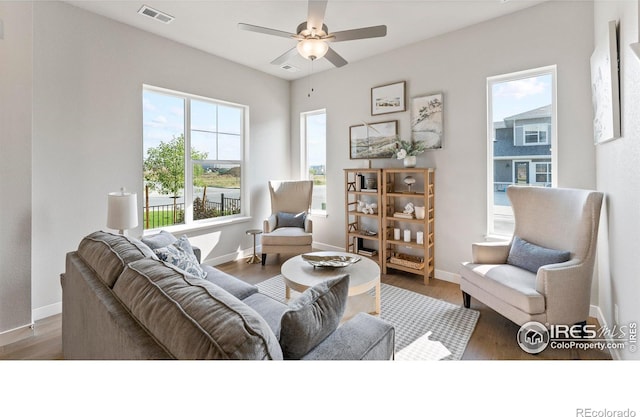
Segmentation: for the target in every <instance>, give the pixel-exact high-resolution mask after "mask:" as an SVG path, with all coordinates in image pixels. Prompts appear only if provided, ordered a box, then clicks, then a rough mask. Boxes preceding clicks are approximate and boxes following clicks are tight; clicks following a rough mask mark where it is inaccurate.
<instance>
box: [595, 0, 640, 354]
mask: <svg viewBox="0 0 640 417" xmlns="http://www.w3.org/2000/svg"><path fill="white" fill-rule="evenodd" d="M638 8H639V6H638V2H637V1H636V0H634V1H596V2H595V5H594V33H595V35H598V34H602V31H604V30H605V28H606V26H607V22H609V21H610V20H616V21H618V24H619V28H618V30H619V39H620V42H619V43H620V46H619V49H620V100H621V109H622V111H621V114H622V137H621V138H620V139H617V140H614V141H612V142H607V143H604V144H601V145H598V146H597V147H596V165H597V183H598V190H600V191H603V192H604V193H605V195H606V206H605V208H606V214H607V215H606V217H605V219H604V220H605V224H606V225H608V230H607V229H606V228H604V230H603V231H604V232H605V233H604V234H600V236H599V239H600V242H599V243H600V245H599V258H598V261H599V265H600V268H599V279H600V282H599V292H600V309H601V310H602V313H603V315H604V318H605V320H606V322H607V324H608V325H609V326H611V327H612V326H613V325H614V324H616V320H615V313H614V310H615V308H614V306H615V305H616V304H617V305H618V309H619V318H618V323H617V324H618V325H620V326H627V325H628V324H629V323H631V322H636V323H637V322H638V319H639V318H640V306H639V304H638V294H640V284H639V280H638V273H639V272H640V257H639V256H638V254H639V253H640V239H638V236H640V216H639V208H640V175H638V174H639V169H638V162H639V161H640V117H639V116H638V115H639V114H640V59H638V58H637V57H636V56H635V55H634V54H633V53H632V51H631V50H630V48H629V44H630V43H634V42H638V39H639V38H638V36H639V34H638V30H639V23H638V20H639V19H640V17H639V10H638ZM617 353H618V354H620V355H621V357H622V358H624V359H638V353H637V352H635V353H632V352H630V351H629V350H628V349H625V350H621V351H617Z"/></svg>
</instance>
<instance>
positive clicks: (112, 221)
mask: <svg viewBox="0 0 640 417" xmlns="http://www.w3.org/2000/svg"><path fill="white" fill-rule="evenodd" d="M136 226H138V195H137V194H136V193H127V192H125V189H124V187H123V188H121V189H120V191H117V192H115V193H109V201H108V207H107V227H108V228H110V229H116V230H118V233H120V234H121V235H124V234H125V231H126V230H127V229H133V228H134V227H136Z"/></svg>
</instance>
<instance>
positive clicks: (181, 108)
mask: <svg viewBox="0 0 640 417" xmlns="http://www.w3.org/2000/svg"><path fill="white" fill-rule="evenodd" d="M142 102H143V158H144V160H143V165H144V187H145V188H144V208H143V213H144V214H143V224H144V228H145V229H155V228H160V227H163V228H164V227H169V226H173V225H179V224H187V225H188V224H192V223H196V222H205V221H209V222H211V221H212V219H217V218H221V217H230V216H238V215H240V214H242V213H243V210H245V207H243V204H241V202H242V195H243V188H242V171H243V170H242V167H243V163H242V161H243V154H244V123H245V107H244V106H240V105H236V104H231V103H225V102H220V101H217V100H213V99H208V98H203V97H196V96H191V95H188V94H183V93H179V92H174V91H168V90H163V89H158V88H154V87H145V88H144V90H143V93H142ZM186 184H190V185H189V186H185V185H186Z"/></svg>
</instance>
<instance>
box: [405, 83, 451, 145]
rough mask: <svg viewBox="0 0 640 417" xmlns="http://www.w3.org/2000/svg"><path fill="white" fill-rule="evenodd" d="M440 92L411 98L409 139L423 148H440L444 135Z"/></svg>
mask: <svg viewBox="0 0 640 417" xmlns="http://www.w3.org/2000/svg"><path fill="white" fill-rule="evenodd" d="M443 113H444V107H443V102H442V93H437V94H431V95H428V96H422V97H415V98H413V99H412V100H411V139H412V140H413V141H414V142H424V145H425V149H441V148H442V139H443V137H444V119H443Z"/></svg>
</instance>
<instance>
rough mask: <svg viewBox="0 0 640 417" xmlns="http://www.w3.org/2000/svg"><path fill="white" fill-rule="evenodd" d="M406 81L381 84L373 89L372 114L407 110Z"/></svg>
mask: <svg viewBox="0 0 640 417" xmlns="http://www.w3.org/2000/svg"><path fill="white" fill-rule="evenodd" d="M405 86H406V82H405V81H400V82H397V83H393V84H387V85H381V86H378V87H373V88H372V89H371V115H372V116H377V115H379V114H387V113H396V112H402V111H405V110H406V109H407V108H406V102H407V99H406V93H405Z"/></svg>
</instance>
